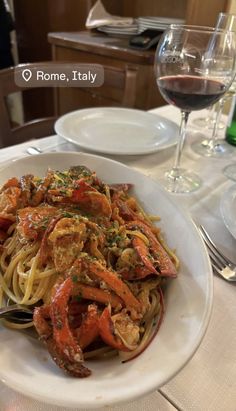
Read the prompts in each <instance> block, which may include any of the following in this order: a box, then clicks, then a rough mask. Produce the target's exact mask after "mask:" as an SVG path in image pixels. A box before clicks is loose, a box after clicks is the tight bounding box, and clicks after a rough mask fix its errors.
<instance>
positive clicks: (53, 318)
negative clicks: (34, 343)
mask: <svg viewBox="0 0 236 411" xmlns="http://www.w3.org/2000/svg"><path fill="white" fill-rule="evenodd" d="M130 189H131V185H129V184H113V185H107V184H105V183H104V182H102V181H101V180H100V179H99V178H98V177H97V175H96V174H95V173H94V172H91V171H90V170H89V169H87V168H86V167H84V166H77V167H71V168H70V169H69V170H66V171H63V172H59V171H52V170H49V171H48V172H47V174H46V176H45V177H44V178H42V179H41V178H39V177H37V176H33V175H26V176H23V177H21V178H20V179H19V180H18V179H17V178H15V177H14V178H12V179H10V180H8V181H7V182H6V183H5V184H4V185H3V187H2V188H1V190H0V241H1V246H0V305H1V306H2V305H4V304H6V301H7V300H9V301H10V302H15V303H18V304H24V305H28V306H33V307H34V318H33V322H32V323H28V324H26V325H25V326H26V327H30V326H34V327H35V328H36V330H37V332H38V334H39V336H40V338H41V339H42V340H43V341H44V342H45V344H46V346H47V348H48V351H49V353H50V354H51V356H52V358H53V359H54V361H55V362H56V363H57V364H58V365H59V367H60V368H62V369H63V370H64V371H65V372H67V373H68V374H70V375H73V376H76V377H87V376H88V375H90V373H91V371H90V370H89V369H88V368H87V367H85V366H84V359H86V358H91V357H94V356H97V355H101V354H103V355H110V354H113V353H114V352H117V351H118V352H119V354H120V355H121V358H122V360H123V361H127V360H130V359H131V358H134V357H135V356H137V355H139V354H140V353H141V352H142V351H143V350H144V349H145V348H146V346H147V345H148V344H149V343H150V341H151V340H152V338H153V337H154V336H155V334H156V332H157V331H158V329H159V326H160V324H161V321H162V317H163V311H164V304H163V294H162V285H163V283H164V282H165V281H166V278H167V277H169V278H175V277H176V276H177V270H178V265H179V262H178V258H177V256H176V255H175V253H174V252H173V251H171V250H170V249H169V247H168V246H167V245H166V244H165V242H164V240H163V238H162V235H161V232H160V229H159V228H157V227H156V226H154V224H153V222H152V218H150V217H148V216H147V215H146V214H145V212H144V211H143V209H142V208H141V207H140V205H139V204H138V202H137V200H136V199H135V198H134V197H132V196H131V195H130V194H129V191H130ZM7 325H8V326H10V327H12V328H20V327H22V325H19V324H16V323H9V322H8V323H7Z"/></svg>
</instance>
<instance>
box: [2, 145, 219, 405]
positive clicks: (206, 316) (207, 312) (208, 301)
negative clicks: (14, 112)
mask: <svg viewBox="0 0 236 411" xmlns="http://www.w3.org/2000/svg"><path fill="white" fill-rule="evenodd" d="M63 155H65V156H66V155H69V156H70V155H73V156H75V155H76V156H78V157H80V156H82V157H84V158H85V159H86V157H89V158H90V157H91V158H96V159H99V160H101V161H105V162H109V163H111V164H112V163H116V164H117V165H119V166H122V167H123V168H126V169H127V170H131V171H132V172H133V173H134V174H135V175H137V176H138V175H142V176H143V177H145V178H146V179H147V180H151V182H152V183H154V184H155V185H157V186H158V189H159V190H160V191H161V193H162V195H163V196H164V197H165V200H167V201H169V202H170V203H171V204H172V205H173V206H174V207H175V208H176V209H177V210H178V212H180V213H181V214H182V216H183V217H184V219H185V220H187V221H188V223H190V224H191V226H192V229H193V231H194V232H195V234H196V235H197V238H198V241H199V244H201V247H202V250H204V251H205V253H204V261H205V263H206V265H207V266H208V269H209V273H208V274H207V275H206V279H207V293H206V298H205V307H204V311H203V314H202V322H201V327H199V329H198V331H197V333H196V338H195V344H194V346H193V348H191V354H190V355H188V356H187V357H186V359H185V361H184V362H182V363H181V365H180V366H178V367H177V368H176V370H175V371H174V372H172V373H171V375H169V376H168V377H166V380H163V381H162V385H164V384H166V383H167V381H169V380H170V379H172V378H174V377H175V375H176V374H178V373H179V372H180V370H181V369H182V368H183V367H184V366H185V365H186V364H187V363H188V362H189V360H190V359H191V358H192V357H193V355H194V354H195V352H196V351H197V349H198V347H199V345H200V343H201V341H202V339H203V338H204V335H205V333H206V331H207V328H208V324H209V320H210V317H211V312H212V302H213V276H212V275H210V274H212V268H211V263H210V259H209V256H208V253H207V249H206V246H205V244H204V242H203V240H202V238H201V236H200V234H199V232H198V229H197V226H196V224H195V222H194V221H193V219H192V218H191V216H190V214H189V213H188V212H187V211H186V210H185V209H184V207H181V205H179V204H178V203H177V202H175V201H174V200H173V197H172V196H171V195H170V194H168V193H167V192H166V191H165V190H164V189H163V188H162V187H161V186H160V184H158V182H156V181H155V180H153V179H152V178H150V177H148V176H146V175H145V174H143V173H141V172H140V171H137V170H135V169H133V168H132V167H130V166H127V165H125V164H123V163H121V162H119V161H116V160H113V159H109V158H106V157H101V156H98V155H96V154H90V153H84V152H74V151H61V152H53V153H52V152H51V153H42V154H38V155H37V158H38V159H40V158H42V157H50V156H53V157H57V156H58V157H60V156H63ZM26 159H28V160H29V159H32V156H27V157H21V158H18V159H15V160H14V163H18V162H21V161H22V160H26ZM37 161H38V160H37ZM10 167H11V164H8V165H6V166H5V167H4V168H2V169H1V171H3V170H5V169H9V170H10ZM3 374H4V373H3V370H2V369H1V368H0V379H1V381H2V382H3V383H4V384H6V385H7V386H9V387H10V388H12V389H14V390H15V391H17V392H19V393H21V394H24V395H26V396H28V397H30V398H33V399H37V400H39V401H42V402H46V403H48V404H53V405H58V406H64V407H68V406H69V407H86V408H88V409H94V408H100V407H102V406H104V407H105V406H108V405H110V406H111V405H112V406H115V405H118V404H122V403H126V402H127V401H132V400H136V399H138V398H141V397H143V396H144V395H147V394H149V393H150V392H152V391H153V390H155V389H157V388H158V387H157V385H156V384H155V383H154V382H153V383H152V384H151V385H150V386H149V388H148V389H146V388H145V389H144V388H143V389H141V390H140V387H139V392H138V393H137V392H136V393H135V394H134V393H133V396H124V397H123V398H122V399H120V398H119V400H118V398H116V400H115V401H112V402H111V401H109V400H106V399H105V400H103V401H101V402H100V403H99V404H98V403H97V404H94V403H93V404H92V403H86V404H83V403H80V402H77V401H76V400H75V399H71V401H70V403H68V401H65V402H64V401H63V400H61V401H60V400H59V401H58V400H57V399H55V398H54V397H53V395H51V396H48V395H42V394H36V393H35V392H32V391H30V390H28V387H25V386H24V391H22V386H21V385H19V386H18V385H17V386H16V385H15V384H14V382H12V381H9V379H7V378H6V376H4V375H3ZM65 378H69V377H66V376H65ZM144 386H145V384H143V387H144ZM134 395H135V396H134Z"/></svg>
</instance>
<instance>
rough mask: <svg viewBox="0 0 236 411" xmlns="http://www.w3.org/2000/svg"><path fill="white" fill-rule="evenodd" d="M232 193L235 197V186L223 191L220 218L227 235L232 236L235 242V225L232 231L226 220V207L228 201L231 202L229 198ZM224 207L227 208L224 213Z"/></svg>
mask: <svg viewBox="0 0 236 411" xmlns="http://www.w3.org/2000/svg"><path fill="white" fill-rule="evenodd" d="M234 193H235V195H236V184H233V185H231V186H229V187H228V188H227V189H226V190H225V191H224V193H223V195H222V197H221V199H220V213H221V217H222V219H223V222H224V225H225V227H226V228H227V230H228V231H229V233H230V234H231V235H232V237H234V239H235V240H236V225H235V228H234V229H232V226H231V224H230V223H229V220H228V211H229V206H228V205H227V203H228V202H229V200H232V198H231V197H232V195H233V194H234ZM226 207H227V211H226Z"/></svg>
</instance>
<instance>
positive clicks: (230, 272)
mask: <svg viewBox="0 0 236 411" xmlns="http://www.w3.org/2000/svg"><path fill="white" fill-rule="evenodd" d="M199 232H200V234H201V236H202V238H203V240H204V242H205V244H206V246H207V250H208V253H209V256H210V259H211V264H212V267H213V268H214V270H215V271H216V273H217V274H219V275H220V276H221V277H223V278H224V279H225V280H226V281H231V282H233V281H236V265H235V264H234V263H233V262H232V261H231V260H229V258H227V257H226V256H225V255H224V254H223V253H222V252H221V251H220V250H219V249H218V247H217V246H216V245H215V243H214V242H213V241H212V239H211V238H210V236H209V234H208V233H207V231H206V230H205V228H204V227H203V226H202V225H200V226H199Z"/></svg>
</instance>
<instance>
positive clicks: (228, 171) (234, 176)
mask: <svg viewBox="0 0 236 411" xmlns="http://www.w3.org/2000/svg"><path fill="white" fill-rule="evenodd" d="M223 173H224V175H225V176H226V177H228V178H229V179H230V180H233V181H236V163H234V164H230V165H228V166H226V167H225V168H224V169H223Z"/></svg>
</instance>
